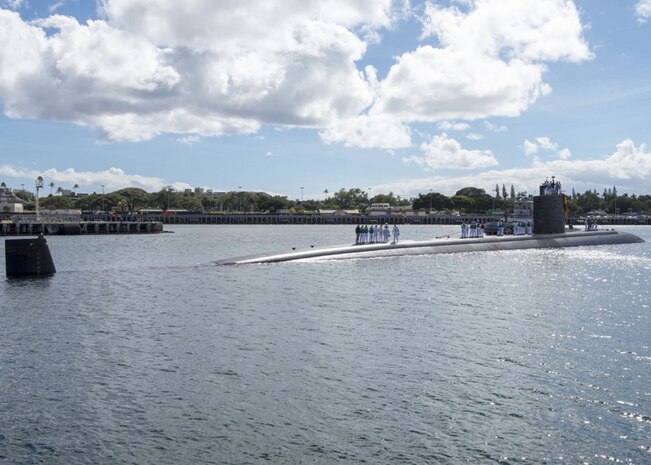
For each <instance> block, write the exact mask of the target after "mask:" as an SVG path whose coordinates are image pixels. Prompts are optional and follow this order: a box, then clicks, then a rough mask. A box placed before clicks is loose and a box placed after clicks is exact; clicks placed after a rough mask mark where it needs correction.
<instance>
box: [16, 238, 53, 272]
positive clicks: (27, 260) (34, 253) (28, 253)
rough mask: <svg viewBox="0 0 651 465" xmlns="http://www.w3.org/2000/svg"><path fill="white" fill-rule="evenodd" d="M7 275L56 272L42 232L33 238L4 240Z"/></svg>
mask: <svg viewBox="0 0 651 465" xmlns="http://www.w3.org/2000/svg"><path fill="white" fill-rule="evenodd" d="M5 264H6V268H7V277H9V278H20V277H28V276H49V275H52V274H54V273H56V269H55V268H54V262H53V261H52V255H50V249H49V247H48V246H47V241H46V240H45V238H44V237H43V235H42V234H39V235H38V237H36V238H34V239H11V240H5Z"/></svg>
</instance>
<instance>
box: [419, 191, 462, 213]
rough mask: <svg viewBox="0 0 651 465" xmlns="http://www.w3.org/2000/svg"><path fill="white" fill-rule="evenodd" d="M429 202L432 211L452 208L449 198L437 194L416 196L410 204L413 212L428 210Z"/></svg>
mask: <svg viewBox="0 0 651 465" xmlns="http://www.w3.org/2000/svg"><path fill="white" fill-rule="evenodd" d="M430 200H431V205H432V210H445V209H448V208H451V207H452V201H451V200H450V198H449V197H447V196H445V195H443V194H440V193H438V192H430V193H428V194H426V195H423V194H418V197H416V198H415V199H414V201H413V203H412V204H411V207H412V208H413V209H414V210H429V208H430Z"/></svg>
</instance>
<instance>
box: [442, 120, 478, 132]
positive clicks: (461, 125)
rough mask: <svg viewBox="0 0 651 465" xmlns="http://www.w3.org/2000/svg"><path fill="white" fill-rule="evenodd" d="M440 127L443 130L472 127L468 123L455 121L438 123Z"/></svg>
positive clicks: (459, 129)
mask: <svg viewBox="0 0 651 465" xmlns="http://www.w3.org/2000/svg"><path fill="white" fill-rule="evenodd" d="M438 128H439V129H440V130H441V131H467V130H468V129H470V125H469V124H468V123H457V122H455V121H441V122H440V123H439V124H438Z"/></svg>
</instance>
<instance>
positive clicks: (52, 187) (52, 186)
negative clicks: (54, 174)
mask: <svg viewBox="0 0 651 465" xmlns="http://www.w3.org/2000/svg"><path fill="white" fill-rule="evenodd" d="M52 189H54V181H51V182H50V195H52Z"/></svg>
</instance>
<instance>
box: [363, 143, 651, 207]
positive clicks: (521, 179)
mask: <svg viewBox="0 0 651 465" xmlns="http://www.w3.org/2000/svg"><path fill="white" fill-rule="evenodd" d="M551 176H556V178H557V179H559V180H560V181H561V182H562V183H563V187H564V188H565V189H572V188H576V190H577V192H584V191H586V190H588V189H589V190H592V189H595V188H601V187H602V186H612V185H616V186H617V190H618V192H622V193H624V192H628V193H637V194H640V193H645V192H647V191H648V179H649V176H651V152H649V151H648V148H647V146H646V144H640V146H639V147H638V146H636V145H635V143H634V142H633V141H632V140H630V139H625V140H623V141H622V142H620V143H619V144H617V146H616V150H615V152H614V153H612V154H610V155H608V156H602V157H601V158H598V159H594V160H568V159H554V160H550V161H541V160H539V159H534V160H533V161H532V164H531V166H530V167H526V168H514V169H507V170H490V171H485V172H481V173H479V174H473V175H467V176H458V177H442V176H440V177H429V178H421V179H410V180H406V181H402V182H395V183H388V184H382V185H377V186H373V189H374V190H375V189H377V190H378V192H380V191H386V192H393V193H395V194H397V195H401V196H405V197H409V196H413V195H415V194H416V193H418V192H423V191H425V190H427V189H431V188H433V189H435V190H437V191H438V192H441V193H443V194H446V195H451V194H454V192H456V191H457V190H459V189H461V188H462V187H468V186H475V187H479V188H483V189H486V191H490V190H491V189H493V188H494V187H495V184H500V185H501V184H506V185H507V186H508V185H510V184H513V185H514V187H515V189H516V191H518V192H520V191H528V192H530V193H536V192H538V186H539V185H540V183H541V182H542V181H544V179H545V177H551Z"/></svg>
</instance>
